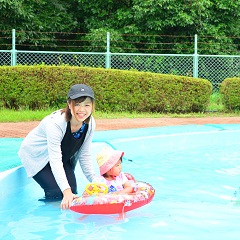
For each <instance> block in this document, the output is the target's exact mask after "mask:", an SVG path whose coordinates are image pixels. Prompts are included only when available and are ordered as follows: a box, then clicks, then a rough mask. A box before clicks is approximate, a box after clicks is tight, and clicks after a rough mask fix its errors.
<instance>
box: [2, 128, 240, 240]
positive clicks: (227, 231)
mask: <svg viewBox="0 0 240 240" xmlns="http://www.w3.org/2000/svg"><path fill="white" fill-rule="evenodd" d="M20 143H21V139H0V144H1V146H4V147H2V148H0V150H1V151H0V157H1V159H4V162H6V160H7V161H8V160H9V161H12V159H17V158H18V157H17V150H18V148H19V145H20ZM8 145H9V146H8ZM106 145H108V146H112V147H114V148H117V149H121V150H124V151H125V159H124V160H125V161H124V162H123V170H124V171H125V172H130V173H131V174H132V175H133V176H134V177H135V178H136V179H137V180H140V181H146V182H149V183H150V184H151V185H152V186H153V187H154V188H155V190H156V194H155V197H154V199H153V200H152V202H151V203H149V204H148V205H145V206H143V207H142V208H139V209H136V210H133V211H131V212H128V213H127V214H126V218H125V219H123V220H118V218H117V217H118V216H117V215H91V216H87V215H82V214H78V213H75V212H72V211H70V210H67V211H62V210H61V209H60V208H59V204H60V202H48V203H46V202H42V201H38V199H40V198H42V197H43V191H42V190H41V189H40V187H39V186H38V185H37V184H36V183H35V182H34V181H33V180H32V179H27V177H26V173H25V170H24V169H23V168H22V167H17V168H13V169H11V170H8V171H3V172H1V173H0V202H1V204H0V221H1V225H0V238H1V239H64V240H65V239H71V240H74V239H97V240H101V239H107V240H111V239H113V240H120V239H125V240H128V239H137V238H141V239H148V238H149V239H163V240H165V239H177V240H188V239H189V240H190V239H191V240H193V239H194V240H198V239H199V240H202V239H206V240H208V239H209V240H210V239H211V240H215V239H228V240H231V239H238V238H239V236H240V228H239V222H240V197H239V195H240V194H239V187H240V124H239V125H236V124H235V125H203V126H201V125H186V126H174V127H159V128H147V129H131V130H130V129H129V130H114V131H101V132H96V134H95V136H94V143H93V161H94V163H95V156H96V153H97V152H98V151H99V150H100V149H101V148H102V147H103V146H106ZM0 161H2V160H0ZM17 161H19V160H18V159H17ZM94 166H95V169H96V171H98V168H97V165H96V164H95V165H94ZM77 172H78V184H79V193H81V192H82V191H83V188H84V186H85V184H86V183H87V181H86V180H85V179H84V177H83V175H82V173H81V170H80V168H77Z"/></svg>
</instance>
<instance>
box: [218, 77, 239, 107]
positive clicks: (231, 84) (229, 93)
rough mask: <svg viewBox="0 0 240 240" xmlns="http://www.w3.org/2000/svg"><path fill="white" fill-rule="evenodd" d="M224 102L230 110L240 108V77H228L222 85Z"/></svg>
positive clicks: (221, 90)
mask: <svg viewBox="0 0 240 240" xmlns="http://www.w3.org/2000/svg"><path fill="white" fill-rule="evenodd" d="M220 93H221V95H222V102H223V104H224V106H225V107H226V109H228V110H230V111H234V110H240V78H237V77H235V78H226V79H224V81H223V82H222V83H221V85H220Z"/></svg>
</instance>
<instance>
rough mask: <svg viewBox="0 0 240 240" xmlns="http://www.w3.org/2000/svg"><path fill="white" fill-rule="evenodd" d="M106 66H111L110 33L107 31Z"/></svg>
mask: <svg viewBox="0 0 240 240" xmlns="http://www.w3.org/2000/svg"><path fill="white" fill-rule="evenodd" d="M106 68H111V52H110V33H109V32H107V52H106Z"/></svg>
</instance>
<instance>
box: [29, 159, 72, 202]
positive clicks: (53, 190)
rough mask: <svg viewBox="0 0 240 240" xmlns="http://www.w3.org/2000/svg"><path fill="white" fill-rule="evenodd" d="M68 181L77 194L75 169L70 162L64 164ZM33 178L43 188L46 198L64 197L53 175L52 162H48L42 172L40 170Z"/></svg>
mask: <svg viewBox="0 0 240 240" xmlns="http://www.w3.org/2000/svg"><path fill="white" fill-rule="evenodd" d="M63 167H64V170H65V173H66V176H67V180H68V183H69V185H70V187H71V189H72V192H73V193H74V194H77V182H76V177H75V173H74V170H73V169H72V167H71V165H70V162H69V161H68V162H66V163H64V165H63ZM33 179H34V180H35V181H36V182H37V183H38V184H39V185H40V186H41V187H42V188H43V190H44V192H45V198H46V199H62V198H63V194H62V191H61V190H60V188H59V186H58V185H57V182H56V180H55V178H54V176H53V173H52V170H51V167H50V164H49V163H48V164H47V165H46V166H45V167H44V168H43V169H42V170H41V171H40V172H38V173H37V174H36V175H35V176H34V177H33Z"/></svg>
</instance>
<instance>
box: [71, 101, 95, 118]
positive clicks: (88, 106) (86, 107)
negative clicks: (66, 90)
mask: <svg viewBox="0 0 240 240" xmlns="http://www.w3.org/2000/svg"><path fill="white" fill-rule="evenodd" d="M69 108H70V111H71V114H72V117H73V118H74V119H75V120H76V121H78V122H84V121H85V120H86V119H87V118H88V117H89V116H90V115H91V114H92V110H93V103H92V100H91V98H90V97H87V98H86V99H85V100H84V101H83V102H75V103H74V102H72V103H71V104H69Z"/></svg>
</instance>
